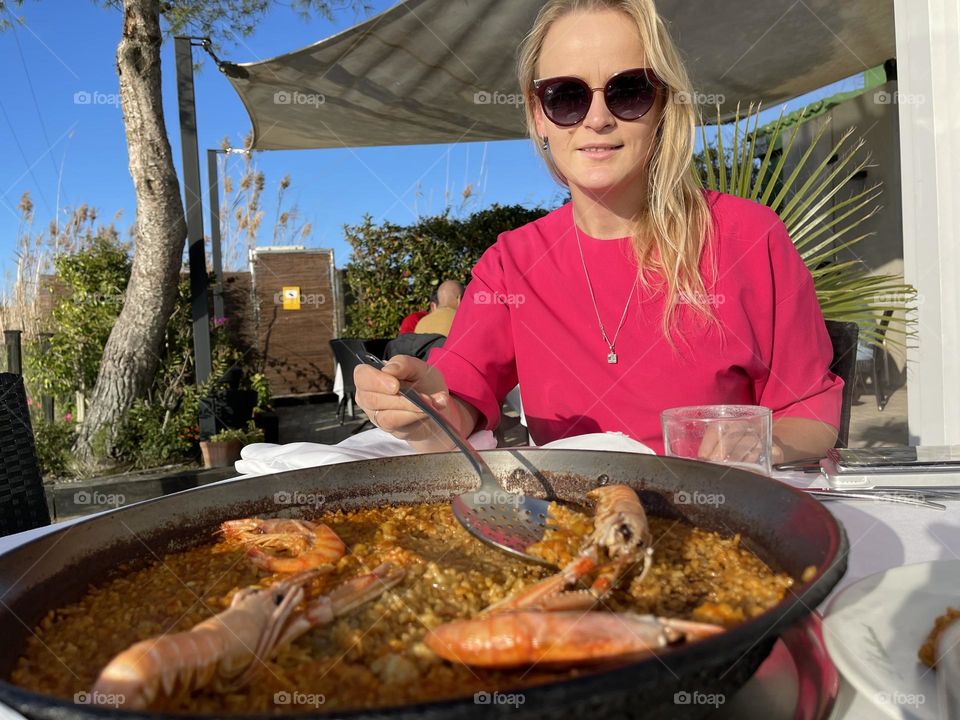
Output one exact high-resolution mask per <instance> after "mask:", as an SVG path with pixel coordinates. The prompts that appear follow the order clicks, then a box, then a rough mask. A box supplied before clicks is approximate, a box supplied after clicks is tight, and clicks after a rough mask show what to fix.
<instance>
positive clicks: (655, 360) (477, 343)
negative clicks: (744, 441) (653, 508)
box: [429, 191, 843, 453]
mask: <svg viewBox="0 0 960 720" xmlns="http://www.w3.org/2000/svg"><path fill="white" fill-rule="evenodd" d="M706 197H707V201H708V203H709V205H710V207H711V212H712V215H713V219H714V224H715V227H716V234H715V244H714V246H713V247H714V251H715V253H716V262H717V269H718V273H717V282H716V284H715V286H714V287H713V288H711V289H710V293H709V295H708V300H709V301H710V302H711V303H712V306H713V308H714V310H715V312H716V315H717V318H718V319H719V321H720V323H721V325H722V328H723V330H722V332H720V331H718V329H717V328H716V326H715V325H712V324H711V325H705V324H704V323H703V322H702V321H700V320H697V318H696V317H695V316H694V315H693V313H691V312H689V311H686V312H681V315H680V327H681V329H682V332H683V333H684V337H685V338H686V341H684V340H682V339H679V337H678V336H676V335H675V345H676V349H674V348H673V347H671V346H670V344H669V343H668V342H667V340H666V338H664V336H663V332H662V330H661V315H662V312H663V306H664V301H663V294H662V293H660V292H657V291H644V290H643V289H642V288H638V290H637V291H636V292H635V293H634V294H633V297H632V299H631V301H630V305H629V308H628V310H627V315H626V319H625V321H624V324H623V328H622V329H621V330H620V335H619V337H618V338H617V340H616V344H615V345H616V353H617V356H618V362H617V363H616V364H610V363H608V362H607V354H608V352H609V351H608V348H607V345H606V343H605V342H604V340H603V337H602V335H601V334H600V328H599V325H598V324H597V316H596V312H595V310H594V305H593V302H592V301H591V299H590V291H589V289H588V287H587V281H586V278H585V276H584V272H583V265H582V263H581V259H580V252H579V250H578V249H577V241H576V237H575V235H574V232H573V212H572V204H571V203H567V204H566V205H564V206H562V207H560V208H557V209H556V210H554V211H553V212H551V213H550V214H548V215H546V216H544V217H542V218H540V219H539V220H536V221H534V222H532V223H528V224H527V225H524V226H523V227H520V228H517V229H516V230H511V231H508V232H505V233H502V234H501V235H500V237H499V238H498V239H497V242H496V243H495V244H494V245H493V246H491V247H490V248H488V249H487V251H486V252H485V253H484V254H483V257H481V258H480V260H479V262H478V263H477V264H476V266H475V267H474V269H473V280H472V281H471V282H470V284H469V285H468V286H467V289H466V291H465V293H464V296H463V300H462V302H461V304H460V307H459V309H458V310H457V315H456V319H455V320H454V323H453V327H452V328H451V330H450V335H449V336H448V338H447V340H446V342H445V344H444V346H443V347H442V348H437V349H435V350H433V351H432V352H431V354H430V360H429V362H430V364H431V365H434V366H436V367H437V368H439V369H440V370H441V372H442V373H443V376H444V378H445V379H446V382H447V385H448V386H449V388H450V391H451V392H452V393H453V394H454V395H456V396H458V397H459V398H461V399H463V400H465V401H466V402H469V403H470V404H471V405H473V406H474V407H476V408H477V409H478V410H479V411H480V412H481V414H482V415H483V418H482V419H481V421H480V423H481V425H480V427H486V428H487V429H491V430H492V429H493V428H495V427H496V425H497V423H498V422H499V420H500V405H501V402H502V400H503V398H504V397H505V396H506V394H507V393H508V392H509V391H510V390H511V389H512V388H513V387H514V386H515V385H516V384H517V382H518V381H519V383H520V394H521V396H522V400H523V409H524V413H525V414H526V417H527V425H528V428H529V431H530V435H531V437H532V438H533V440H534V441H535V442H536V443H537V444H540V445H542V444H543V443H546V442H549V441H551V440H556V439H558V438H562V437H569V436H573V435H582V434H584V433H591V432H606V431H619V432H622V433H625V434H626V435H629V436H630V437H632V438H634V439H636V440H639V441H640V442H642V443H645V444H647V445H648V446H650V447H651V448H653V449H654V450H655V451H656V452H658V453H662V452H663V439H662V436H661V430H660V412H661V411H662V410H665V409H666V408H671V407H677V406H681V405H713V404H720V403H737V404H752V405H764V406H766V407H769V408H771V409H772V410H773V411H774V417H775V418H776V417H783V416H795V417H805V418H815V419H817V420H821V421H823V422H826V423H829V424H830V425H833V426H834V427H837V426H838V424H839V417H840V404H841V391H842V388H843V381H842V380H841V379H840V378H838V377H837V376H835V375H833V374H832V373H831V372H829V370H828V368H829V365H830V361H831V358H832V357H833V350H832V346H831V343H830V338H829V336H828V334H827V330H826V327H825V326H824V323H823V316H822V314H821V312H820V307H819V305H818V304H817V298H816V295H815V293H814V287H813V279H812V277H811V276H810V273H809V272H808V270H807V269H806V266H805V265H804V263H803V260H802V259H801V258H800V255H799V253H798V252H797V251H796V249H795V248H794V246H793V243H792V242H791V240H790V238H789V237H788V235H787V231H786V228H785V227H784V225H783V223H782V222H781V221H780V218H779V217H778V216H777V214H776V213H775V212H773V211H772V210H770V209H769V208H767V207H764V206H763V205H760V204H758V203H755V202H752V201H749V200H744V199H742V198H738V197H735V196H732V195H726V194H722V193H718V192H712V191H707V192H706ZM580 240H581V243H582V246H583V256H584V259H585V261H586V265H587V270H588V271H589V273H590V280H591V282H592V283H593V289H594V293H595V295H596V302H597V307H598V308H599V311H600V317H601V319H602V320H603V325H604V328H605V329H606V332H607V337H609V338H611V339H613V334H614V332H616V328H617V324H618V322H619V321H620V318H621V315H622V314H623V308H624V304H625V303H626V301H627V297H628V295H630V292H631V288H632V287H633V283H634V280H635V278H636V270H635V267H636V265H635V263H634V260H633V251H632V249H631V246H630V240H629V238H620V239H616V240H598V239H596V238H592V237H590V236H589V235H586V234H585V233H584V232H583V231H582V230H581V231H580Z"/></svg>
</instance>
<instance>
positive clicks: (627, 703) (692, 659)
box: [0, 448, 848, 720]
mask: <svg viewBox="0 0 960 720" xmlns="http://www.w3.org/2000/svg"><path fill="white" fill-rule="evenodd" d="M483 455H484V458H485V459H486V460H487V462H488V463H489V465H490V467H491V469H492V470H493V471H494V473H496V474H497V475H498V477H500V479H501V481H502V482H503V483H504V485H505V486H506V487H507V488H508V489H511V490H516V491H520V490H522V491H523V492H525V493H528V494H531V495H537V496H540V497H554V498H558V499H561V500H570V501H574V502H580V501H582V499H583V496H584V494H585V493H586V492H587V491H588V490H589V489H590V488H592V487H595V486H597V485H599V484H606V483H625V484H628V485H631V486H632V487H634V488H635V489H636V490H637V491H638V492H639V494H640V497H641V499H642V500H643V502H644V505H645V506H646V508H647V511H648V513H650V514H653V515H659V516H665V517H677V518H683V519H685V520H687V521H688V522H690V523H692V524H694V525H697V526H699V527H702V528H705V529H707V530H715V531H718V532H720V533H721V534H723V535H732V534H734V533H740V535H741V536H742V542H743V543H744V544H745V545H746V546H747V547H749V548H750V549H751V550H752V551H753V552H755V553H756V554H757V555H758V556H759V557H760V558H761V559H762V560H763V561H765V562H766V563H767V564H768V565H769V566H771V567H772V568H773V569H774V570H776V571H782V572H785V573H787V574H789V575H790V576H792V577H793V578H794V579H795V581H796V582H795V584H794V586H793V587H792V588H791V589H790V590H789V591H788V592H787V594H786V596H785V598H784V599H783V600H782V601H781V602H780V603H779V604H778V605H776V606H775V607H773V608H771V609H770V610H768V611H767V612H765V613H763V614H762V615H759V616H757V617H755V618H753V619H751V620H749V621H747V622H745V623H743V624H742V625H739V626H737V627H736V628H733V629H731V630H729V631H727V632H724V633H721V634H720V635H718V636H716V637H712V638H709V639H707V640H704V641H701V642H698V643H695V644H692V645H689V646H680V647H677V648H673V649H671V650H669V651H667V652H666V653H664V654H663V655H661V656H659V657H657V658H648V659H645V660H641V661H638V662H634V663H630V664H627V665H621V666H618V667H615V668H610V669H606V670H601V671H595V672H590V673H587V674H584V675H582V676H579V677H576V678H572V679H569V680H563V681H559V682H551V683H547V684H544V685H538V686H535V687H526V688H524V689H523V693H524V697H525V702H524V703H523V705H522V706H520V707H518V708H509V707H497V706H491V705H483V704H476V703H475V702H474V698H473V697H472V696H468V697H464V698H462V699H457V700H452V701H451V700H447V701H442V702H436V703H426V704H418V705H405V706H398V707H392V708H378V709H373V710H368V711H362V710H361V711H353V712H347V713H339V714H330V713H326V714H322V713H319V714H322V715H323V717H351V718H378V719H379V718H396V719H400V718H404V719H406V718H424V719H426V720H434V718H436V719H437V720H439V719H440V718H468V717H469V718H475V717H494V716H497V717H499V716H500V715H503V714H510V715H514V716H517V717H521V716H522V717H530V718H532V717H538V718H553V717H557V718H560V717H587V716H595V717H603V718H605V720H606V719H608V718H619V717H638V718H694V717H700V716H702V715H704V714H706V713H707V712H709V711H710V710H712V707H711V706H696V705H684V704H682V703H681V704H677V703H676V702H675V701H674V698H675V695H676V694H677V693H683V692H687V693H694V692H699V693H704V694H706V693H721V694H723V695H725V696H727V697H729V696H731V695H732V694H733V693H734V692H735V691H736V690H737V689H738V688H739V687H740V686H741V685H742V684H743V683H744V682H746V680H747V679H748V678H749V677H750V676H751V675H752V674H753V672H754V671H755V670H756V668H757V667H758V666H759V664H760V663H761V662H762V661H763V660H764V658H765V657H766V656H767V654H768V653H769V652H770V650H771V648H772V647H773V644H774V642H775V641H776V640H777V638H778V637H779V635H780V634H781V633H782V632H783V631H784V630H786V629H787V628H788V627H790V626H792V625H793V624H795V623H796V622H797V621H798V620H800V619H802V618H803V617H805V616H806V615H807V614H808V613H810V612H812V610H813V609H815V608H816V607H817V605H819V604H820V602H822V601H823V600H824V598H826V596H827V594H828V593H829V592H830V590H831V589H832V588H833V587H834V585H836V583H837V582H838V581H839V580H840V578H841V577H842V576H843V573H844V571H845V570H846V558H847V551H848V544H847V539H846V535H845V534H844V532H843V529H842V528H841V526H840V525H839V524H838V523H837V521H836V520H835V519H834V517H833V516H832V515H831V514H830V512H829V511H827V510H826V509H825V508H824V507H823V506H822V505H821V504H820V503H819V502H817V501H816V500H814V499H813V498H811V497H809V496H808V495H806V494H804V493H802V492H799V491H797V490H794V489H792V488H790V487H787V486H785V485H783V484H782V483H779V482H776V481H774V480H770V479H768V478H764V477H761V476H759V475H755V474H753V473H750V472H746V471H742V470H737V469H731V468H728V467H724V466H720V465H709V464H705V463H697V462H692V461H688V460H681V459H676V458H660V457H656V456H652V455H636V454H631V453H618V452H605V451H583V450H538V449H536V448H524V449H517V450H492V451H487V452H484V453H483ZM475 485H476V476H475V475H474V474H473V472H472V470H471V469H470V468H469V467H468V466H467V465H466V463H465V462H464V461H463V458H462V456H461V455H460V454H458V453H443V454H432V455H412V456H406V457H397V458H382V459H377V460H363V461H358V462H350V463H343V464H340V465H333V466H326V467H322V468H309V469H304V470H294V471H290V472H284V473H278V474H275V475H267V476H263V477H255V478H249V479H245V480H240V481H236V482H230V483H225V484H218V485H209V486H206V487H202V488H198V489H194V490H189V491H185V492H182V493H176V494H174V495H168V496H166V497H162V498H158V499H156V500H151V501H148V502H144V503H139V504H137V505H132V506H129V507H124V508H120V509H118V510H115V511H113V512H110V513H107V514H104V515H100V516H96V517H93V518H90V519H88V520H85V521H82V522H80V523H77V524H75V525H73V526H69V527H64V528H61V529H60V530H58V531H55V532H52V533H50V534H49V535H46V536H44V537H41V538H38V539H37V540H34V541H32V542H29V543H26V544H24V545H21V546H19V547H17V548H15V549H13V550H11V551H9V552H7V553H6V554H4V555H2V556H0V637H2V638H3V640H2V643H0V678H3V680H0V702H3V703H6V704H7V705H10V706H12V707H13V708H15V709H17V710H19V711H20V712H21V713H23V714H24V715H26V716H27V717H29V718H38V719H43V720H93V719H94V718H106V717H118V718H120V717H122V718H136V717H143V718H157V717H159V715H158V714H144V713H134V712H127V711H122V710H111V709H103V708H97V707H93V706H89V705H78V704H73V703H71V702H69V701H66V700H62V699H59V698H54V697H51V696H46V695H42V694H38V693H35V692H31V691H27V690H24V689H22V688H19V687H16V686H15V685H12V684H11V683H9V682H7V681H6V679H7V678H9V676H10V673H11V671H12V670H13V667H14V664H15V662H16V660H17V658H18V657H19V656H20V655H21V654H22V652H23V649H24V647H25V643H26V638H27V637H28V635H29V633H30V629H31V628H33V627H35V626H36V625H37V623H38V622H39V621H40V619H41V618H43V617H44V615H46V614H47V612H48V611H49V610H51V609H54V608H57V607H60V606H63V605H66V604H68V603H71V602H74V601H77V600H79V599H80V597H81V596H82V595H83V594H84V593H85V592H86V590H87V588H88V587H89V585H90V584H91V583H99V582H102V581H104V580H106V579H107V578H109V577H110V574H111V572H115V568H116V566H117V565H118V564H120V563H125V562H131V561H133V562H137V561H143V562H148V561H150V560H152V559H153V558H155V557H158V556H163V555H164V554H165V553H169V552H176V551H178V550H184V549H187V548H189V547H192V546H194V545H197V544H200V543H204V542H209V540H210V539H211V536H212V534H213V533H214V531H215V530H216V528H217V527H218V525H219V523H220V522H222V521H224V520H228V519H231V518H236V517H242V516H247V515H254V514H262V515H280V514H287V515H289V514H296V513H297V512H298V510H299V511H302V512H303V513H304V514H305V515H306V516H310V515H312V514H315V508H314V507H313V506H307V507H303V508H299V509H298V508H296V506H293V507H292V508H291V506H289V505H284V506H283V507H282V511H283V512H279V510H280V508H278V506H277V505H276V504H275V503H274V496H275V495H276V494H277V493H289V494H291V495H292V496H295V494H296V493H301V494H302V495H303V496H304V497H308V498H309V497H310V494H311V493H312V494H316V493H322V495H323V496H324V498H325V502H324V509H337V508H342V509H354V508H362V507H368V506H372V505H380V504H384V503H410V502H435V501H439V500H444V499H449V498H452V497H453V496H454V495H457V494H459V493H461V492H464V491H465V490H468V489H470V488H471V487H474V486H475ZM698 493H699V494H700V496H713V498H721V497H722V500H723V501H722V502H720V503H711V504H705V503H695V502H689V500H690V499H691V498H695V497H697V494H698ZM308 501H309V500H308ZM811 566H812V567H813V568H815V572H812V573H811V571H809V570H808V568H810V567H811ZM805 571H806V574H805ZM501 690H503V691H505V692H507V691H509V690H510V688H506V687H505V688H501ZM681 697H683V696H681ZM176 717H181V718H183V717H187V716H184V715H178V716H176ZM204 717H209V716H204ZM273 717H275V716H273ZM297 717H309V715H307V714H302V713H298V714H297Z"/></svg>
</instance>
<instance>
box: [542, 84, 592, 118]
mask: <svg viewBox="0 0 960 720" xmlns="http://www.w3.org/2000/svg"><path fill="white" fill-rule="evenodd" d="M589 110H590V90H589V89H587V87H586V86H585V85H581V84H579V83H575V82H571V81H569V80H562V81H560V82H556V83H553V84H551V85H549V86H548V87H547V88H546V89H545V90H544V92H543V112H544V113H545V114H546V116H547V117H548V118H550V120H551V121H553V122H554V123H556V124H557V125H576V124H577V123H578V122H580V121H581V120H583V118H584V117H585V116H586V114H587V112H588V111H589Z"/></svg>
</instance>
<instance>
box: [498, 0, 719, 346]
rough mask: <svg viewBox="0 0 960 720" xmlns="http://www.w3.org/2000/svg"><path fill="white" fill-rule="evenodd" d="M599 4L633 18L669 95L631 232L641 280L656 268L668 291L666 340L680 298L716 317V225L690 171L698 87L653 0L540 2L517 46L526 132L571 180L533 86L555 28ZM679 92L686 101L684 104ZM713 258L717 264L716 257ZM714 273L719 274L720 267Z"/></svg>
mask: <svg viewBox="0 0 960 720" xmlns="http://www.w3.org/2000/svg"><path fill="white" fill-rule="evenodd" d="M596 10H616V11H619V12H621V13H624V14H625V15H627V16H629V17H630V18H631V19H632V20H633V21H634V23H635V24H636V26H637V30H638V32H639V35H640V41H641V43H642V44H643V50H644V53H645V55H646V67H648V68H650V69H652V70H653V71H654V72H655V73H656V74H657V76H658V77H659V78H660V81H661V82H662V83H663V85H664V87H665V91H664V90H661V94H663V95H665V96H666V97H665V103H664V106H663V110H662V112H661V115H660V120H659V123H658V126H657V132H656V137H657V140H656V142H655V143H654V148H653V153H652V155H648V158H649V159H648V167H647V179H648V186H647V187H648V192H647V195H648V202H647V203H646V205H645V209H644V210H642V211H641V214H640V215H639V216H638V217H637V218H636V219H635V224H634V227H633V232H632V233H631V235H632V237H633V250H634V254H635V256H636V259H637V267H638V272H639V273H640V282H641V284H642V285H644V286H645V287H649V286H650V282H649V279H648V272H652V274H653V276H654V277H659V281H660V285H661V287H663V289H664V291H665V305H664V314H663V331H664V335H665V336H666V337H667V338H668V339H669V338H670V337H671V334H672V333H671V330H673V329H675V320H676V316H677V312H678V305H680V304H683V305H686V306H689V307H690V308H691V309H692V310H693V311H694V312H695V313H696V314H698V315H700V316H702V317H703V318H705V319H708V320H710V319H714V320H715V318H714V315H713V312H712V310H711V308H710V302H709V299H708V296H707V294H706V283H705V281H704V278H703V277H702V275H701V271H700V262H701V257H702V256H703V254H704V252H705V251H706V250H707V248H708V245H709V244H708V238H709V235H710V233H711V232H712V229H713V228H712V222H711V218H710V209H709V207H708V206H707V202H706V199H705V198H704V196H703V193H702V191H701V189H700V185H699V183H698V181H697V180H696V177H695V176H694V174H693V172H692V171H691V166H692V162H693V147H694V136H695V132H696V126H697V111H696V107H695V105H694V103H693V102H691V101H690V100H692V98H694V97H695V95H694V92H693V86H692V84H691V82H690V78H689V76H688V75H687V71H686V68H685V66H684V64H683V60H682V59H681V57H680V54H679V52H678V51H677V48H676V46H675V45H674V43H673V40H672V39H671V38H670V35H669V34H668V33H667V29H666V26H665V25H664V23H663V21H662V20H661V18H660V16H659V14H658V13H657V9H656V7H655V6H654V3H653V0H549V2H547V3H546V4H545V5H544V6H543V8H541V10H540V13H539V14H538V15H537V19H536V21H535V22H534V24H533V29H532V30H531V31H530V33H529V34H528V35H527V36H526V37H525V38H524V40H523V42H522V43H521V45H520V53H519V61H518V64H517V75H518V78H519V81H520V88H521V90H522V91H523V93H524V97H525V100H526V102H525V103H524V111H525V113H526V117H527V130H528V132H529V134H530V138H531V140H533V142H534V145H535V147H536V151H537V153H539V155H540V157H541V158H543V161H544V162H545V163H546V164H547V167H548V168H549V169H550V172H551V174H552V175H553V176H554V178H556V180H557V181H558V182H559V183H560V184H562V185H564V186H568V183H567V179H566V178H565V177H564V176H563V174H562V173H561V172H560V170H559V168H558V167H557V165H556V163H555V162H554V161H553V158H552V157H551V155H550V153H549V152H548V151H546V150H545V149H544V148H543V147H542V146H541V141H540V138H539V137H538V134H537V126H536V122H535V120H534V103H536V102H539V100H538V99H537V97H536V95H534V92H533V81H534V79H535V78H536V72H537V64H538V63H539V61H540V53H541V51H542V49H543V41H544V38H545V37H546V35H547V31H548V30H549V29H550V26H551V25H552V24H553V23H554V22H555V21H556V20H558V19H559V18H561V17H563V16H565V15H567V14H570V13H575V12H586V11H596ZM680 98H684V99H686V100H688V101H687V102H680V101H679V99H680ZM546 122H549V120H546ZM642 207H643V206H642ZM711 258H712V259H711V263H710V266H711V267H712V265H713V262H712V261H713V260H715V258H713V257H712V256H711ZM711 274H712V276H713V277H714V278H715V276H716V272H715V268H713V272H712V273H711Z"/></svg>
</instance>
